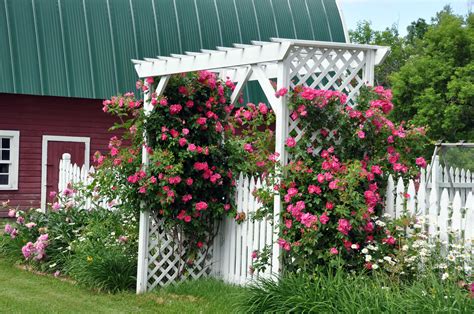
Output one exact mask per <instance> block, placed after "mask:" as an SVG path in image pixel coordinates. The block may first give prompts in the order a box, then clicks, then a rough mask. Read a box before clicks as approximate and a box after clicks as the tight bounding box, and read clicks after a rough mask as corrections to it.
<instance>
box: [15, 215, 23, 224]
mask: <svg viewBox="0 0 474 314" xmlns="http://www.w3.org/2000/svg"><path fill="white" fill-rule="evenodd" d="M24 222H25V218H23V217H21V216H19V217H18V218H17V219H16V223H17V224H19V225H22V224H23V223H24Z"/></svg>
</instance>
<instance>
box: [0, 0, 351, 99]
mask: <svg viewBox="0 0 474 314" xmlns="http://www.w3.org/2000/svg"><path fill="white" fill-rule="evenodd" d="M2 2H3V3H2ZM270 37H282V38H296V39H308V40H323V41H338V42H345V41H346V37H345V31H344V25H343V21H342V19H341V17H340V13H339V9H338V7H337V4H336V1H335V0H0V43H1V44H0V78H1V79H0V93H2V92H3V93H17V94H33V95H50V96H67V97H80V98H107V97H110V96H111V95H113V94H116V93H118V92H124V91H127V90H132V89H133V88H134V86H135V80H136V78H137V76H136V73H135V70H134V67H133V65H132V63H131V61H130V59H142V58H144V57H154V56H157V55H162V56H163V55H164V56H166V55H169V54H171V53H183V52H184V51H199V49H201V48H206V49H212V48H215V47H216V46H229V45H232V43H249V42H250V41H251V40H268V39H269V38H270Z"/></svg>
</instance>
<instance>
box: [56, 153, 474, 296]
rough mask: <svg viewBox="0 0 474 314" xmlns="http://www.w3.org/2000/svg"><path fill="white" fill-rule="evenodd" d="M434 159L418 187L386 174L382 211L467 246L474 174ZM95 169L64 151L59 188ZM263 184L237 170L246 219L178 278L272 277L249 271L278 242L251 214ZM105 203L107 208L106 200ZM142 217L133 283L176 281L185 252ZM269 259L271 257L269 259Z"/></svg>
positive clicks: (473, 233)
mask: <svg viewBox="0 0 474 314" xmlns="http://www.w3.org/2000/svg"><path fill="white" fill-rule="evenodd" d="M433 164H434V167H430V166H428V168H427V171H424V170H423V171H422V173H421V176H420V178H419V181H418V184H417V185H418V186H417V187H416V186H415V181H413V180H409V182H408V184H407V185H406V186H405V182H403V180H402V179H401V178H400V179H398V180H397V181H396V185H395V182H394V179H393V177H392V176H389V178H388V185H387V194H386V208H385V213H387V214H389V215H390V216H391V217H395V218H397V217H400V216H401V215H403V214H405V213H409V214H410V215H414V216H418V217H429V219H428V221H427V222H426V223H427V230H428V232H429V234H430V236H431V237H437V238H439V239H441V240H443V241H448V240H449V239H450V237H449V236H448V235H449V234H454V235H455V236H454V237H455V238H458V239H459V240H463V242H464V243H465V244H466V245H467V246H469V247H474V245H472V246H471V243H472V241H473V239H474V196H473V192H472V190H473V189H474V180H473V178H472V174H471V173H470V172H469V171H464V170H449V171H448V170H446V169H444V168H442V167H440V166H439V160H438V159H435V162H434V163H433ZM93 172H94V169H93V168H92V167H91V169H89V171H87V169H84V167H83V168H80V167H78V166H77V165H71V162H70V156H68V154H64V155H63V160H62V161H61V163H60V179H59V185H58V188H59V191H62V190H64V189H65V188H66V187H67V186H68V184H69V183H79V182H82V183H85V184H90V182H91V177H90V176H89V173H93ZM446 174H448V175H451V174H452V176H453V178H452V179H453V180H452V181H453V185H451V184H450V183H449V181H447V180H448V176H447V175H446ZM458 174H459V175H458ZM426 181H429V182H428V183H426ZM453 186H454V188H453ZM261 187H263V184H262V182H261V180H260V179H255V178H254V177H251V176H250V177H249V176H246V175H243V174H242V173H241V174H240V175H239V179H238V180H237V188H236V196H235V197H236V204H237V212H238V213H243V214H244V215H245V219H243V221H241V222H239V223H238V222H236V220H235V218H234V217H226V218H224V219H223V220H222V221H221V224H220V229H219V232H218V234H217V235H216V237H215V239H214V243H213V245H212V248H211V250H210V252H211V253H210V257H211V258H209V259H207V258H204V257H199V258H198V259H197V262H196V264H195V266H194V267H191V268H188V269H187V272H188V273H187V274H186V276H184V277H182V278H181V279H184V278H189V277H191V278H198V277H200V276H206V275H212V276H214V277H218V278H221V279H223V280H224V281H225V282H229V283H234V284H240V285H245V284H247V283H249V282H251V281H252V280H253V279H255V278H258V277H265V276H271V272H272V269H275V268H276V269H278V268H279V266H280V265H269V266H267V267H266V269H265V270H264V271H262V272H253V271H252V268H253V267H254V261H255V259H253V258H252V253H253V252H254V251H256V252H258V253H260V252H262V250H264V248H266V247H268V248H270V249H271V247H272V246H274V245H277V244H276V243H275V242H274V233H275V229H274V223H273V217H272V215H269V217H268V218H267V219H263V220H254V219H252V217H253V216H254V214H255V213H256V212H257V211H258V210H259V209H260V208H261V203H260V202H259V201H258V200H257V199H256V198H255V197H254V195H253V192H254V190H255V189H259V188H261ZM86 204H89V205H90V204H91V201H90V200H87V202H86ZM103 205H104V207H105V208H106V206H107V204H106V203H104V204H103ZM142 215H143V213H142ZM141 221H142V218H141ZM144 221H145V220H144ZM146 221H147V222H146V223H148V232H147V237H148V242H147V247H148V252H147V254H146V257H145V260H144V261H143V264H142V267H141V268H140V267H139V268H140V269H143V268H145V269H146V271H145V272H142V273H141V274H140V273H139V274H138V275H137V286H138V288H139V289H141V291H144V290H151V289H153V288H154V287H156V286H164V285H167V284H169V283H171V282H174V280H175V279H176V278H177V277H176V274H177V272H176V270H177V269H178V268H177V266H176V265H182V263H186V261H185V260H184V258H185V257H184V256H181V255H180V254H178V253H177V252H178V250H177V249H176V247H175V246H176V244H174V243H173V241H171V240H170V239H171V238H170V237H169V235H166V234H164V233H163V232H165V231H164V230H163V229H162V228H161V227H160V222H159V221H157V220H156V219H154V217H152V215H150V217H148V219H147V220H146ZM141 223H142V222H141ZM452 238H453V237H451V239H452ZM268 261H269V262H271V261H272V259H271V258H270V259H269V260H268ZM272 266H276V267H272ZM175 277H176V278H175ZM144 287H146V288H144ZM143 289H144V290H143Z"/></svg>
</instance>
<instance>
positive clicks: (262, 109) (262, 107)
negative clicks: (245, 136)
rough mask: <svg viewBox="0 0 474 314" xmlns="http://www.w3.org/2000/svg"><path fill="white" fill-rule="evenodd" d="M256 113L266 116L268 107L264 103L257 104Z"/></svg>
mask: <svg viewBox="0 0 474 314" xmlns="http://www.w3.org/2000/svg"><path fill="white" fill-rule="evenodd" d="M258 111H260V113H261V114H263V115H266V114H267V113H268V107H267V105H265V104H264V103H259V104H258Z"/></svg>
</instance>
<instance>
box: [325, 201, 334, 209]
mask: <svg viewBox="0 0 474 314" xmlns="http://www.w3.org/2000/svg"><path fill="white" fill-rule="evenodd" d="M326 208H327V209H329V210H331V209H333V208H334V203H332V202H327V203H326Z"/></svg>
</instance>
